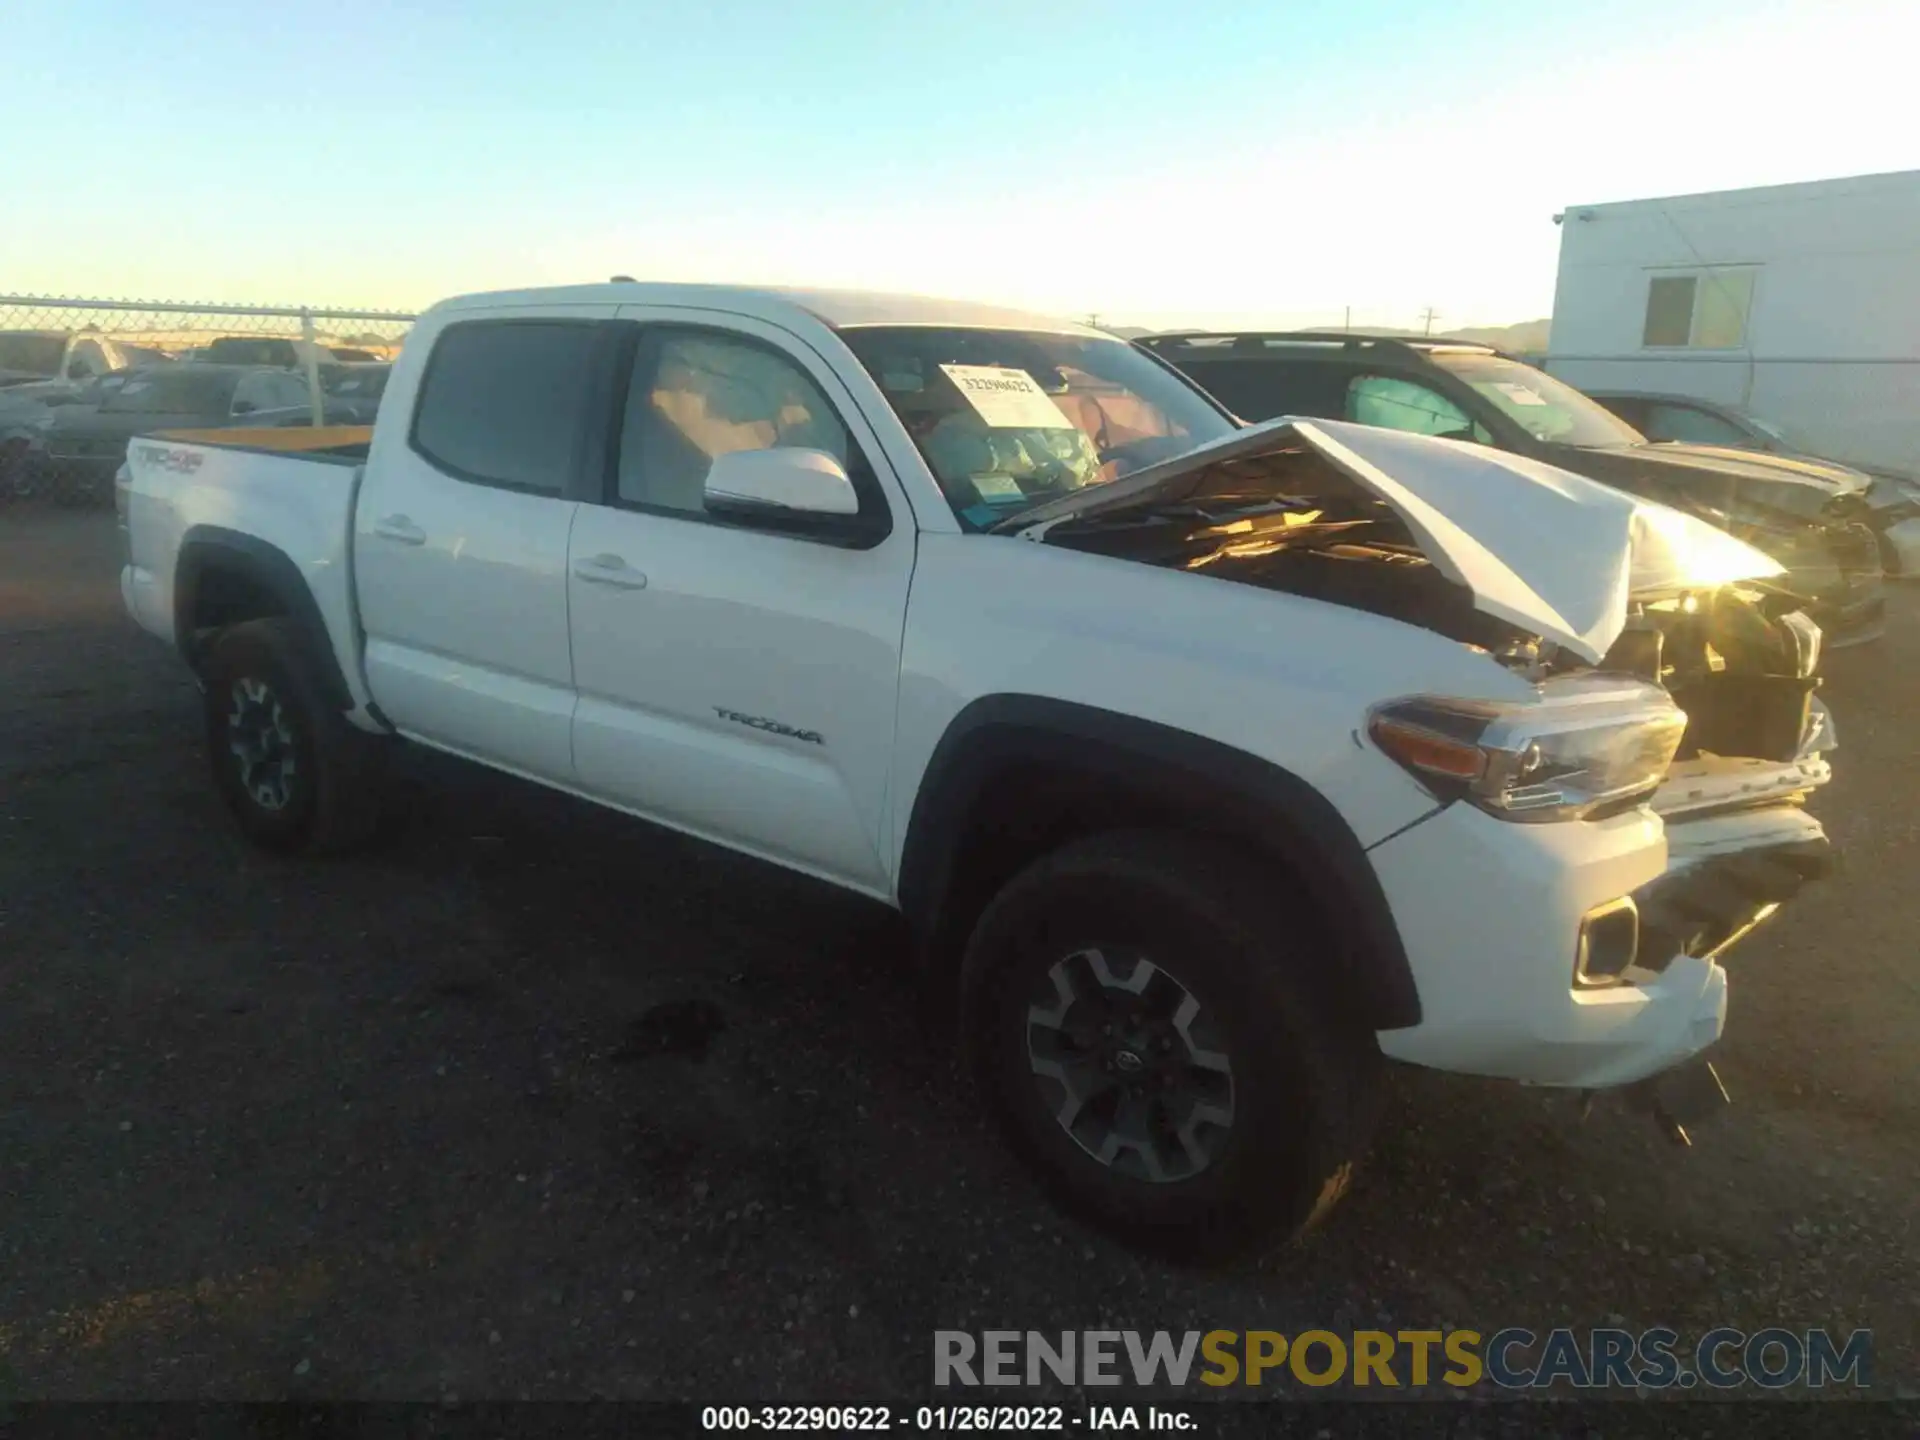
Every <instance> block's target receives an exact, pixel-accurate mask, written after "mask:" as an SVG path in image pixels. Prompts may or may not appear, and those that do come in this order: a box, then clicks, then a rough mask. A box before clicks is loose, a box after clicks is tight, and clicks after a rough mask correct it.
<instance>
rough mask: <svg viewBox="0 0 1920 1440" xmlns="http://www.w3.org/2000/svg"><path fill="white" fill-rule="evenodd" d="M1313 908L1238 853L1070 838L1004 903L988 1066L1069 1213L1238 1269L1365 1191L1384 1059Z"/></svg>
mask: <svg viewBox="0 0 1920 1440" xmlns="http://www.w3.org/2000/svg"><path fill="white" fill-rule="evenodd" d="M1299 914H1300V907H1299V906H1298V905H1289V904H1288V903H1287V902H1286V899H1285V897H1284V896H1283V895H1276V893H1275V890H1274V886H1273V882H1272V879H1271V877H1270V876H1265V875H1262V874H1261V873H1260V872H1258V871H1255V870H1254V869H1252V867H1250V866H1248V865H1247V864H1245V862H1244V861H1242V860H1241V859H1240V858H1239V856H1237V855H1235V854H1233V853H1231V852H1229V851H1226V850H1224V849H1218V848H1216V847H1214V846H1212V845H1210V844H1207V843H1204V842H1200V841H1195V840H1190V839H1187V838H1185V837H1180V836H1172V835H1161V834H1149V833H1127V834H1112V835H1105V836H1097V837H1094V838H1092V839H1089V840H1085V841H1080V842H1076V843H1075V844H1072V845H1069V846H1067V847H1066V848H1065V849H1063V850H1061V851H1059V852H1057V853H1055V854H1054V855H1051V856H1049V857H1047V858H1046V859H1043V860H1041V861H1040V862H1038V863H1037V864H1035V865H1034V866H1032V867H1031V868H1030V869H1028V870H1027V871H1026V872H1024V873H1023V874H1021V875H1020V876H1019V877H1017V878H1016V879H1015V880H1013V881H1012V882H1011V883H1010V884H1009V885H1008V886H1007V887H1006V889H1005V890H1004V891H1002V892H1001V894H1000V895H999V896H997V897H996V898H995V899H994V900H993V902H992V903H991V904H990V905H989V906H988V907H987V910H986V912H985V913H984V914H983V915H982V916H981V919H980V922H979V925H978V927H977V928H976V930H975V932H974V935H973V938H972V940H971V941H970V943H969V945H968V949H967V955H966V959H965V962H964V965H963V975H962V987H963V1011H964V1025H965V1039H966V1044H967V1047H968V1056H969V1062H970V1065H971V1068H972V1070H973V1072H974V1075H975V1077H976V1079H977V1081H978V1083H979V1085H980V1087H981V1089H982V1091H983V1093H984V1094H985V1096H986V1098H987V1101H988V1103H989V1105H990V1107H991V1108H992V1110H993V1112H994V1114H995V1116H996V1118H997V1119H998V1120H999V1122H1000V1124H1001V1126H1002V1128H1003V1130H1004V1131H1005V1133H1006V1134H1007V1137H1008V1139H1009V1140H1010V1142H1011V1143H1012V1144H1013V1146H1014V1148H1015V1149H1016V1150H1018V1151H1019V1152H1020V1154H1021V1155H1022V1156H1023V1157H1024V1158H1025V1159H1026V1160H1028V1162H1029V1163H1031V1164H1032V1165H1033V1166H1034V1167H1035V1169H1036V1170H1037V1171H1038V1172H1039V1174H1040V1176H1041V1177H1042V1179H1043V1180H1044V1181H1045V1182H1046V1184H1047V1185H1048V1187H1049V1188H1050V1189H1051V1190H1052V1191H1053V1193H1054V1194H1055V1195H1056V1196H1057V1197H1058V1198H1059V1199H1060V1200H1061V1201H1062V1202H1063V1203H1064V1204H1065V1205H1066V1206H1067V1207H1068V1208H1070V1209H1072V1210H1073V1211H1075V1212H1076V1213H1078V1214H1081V1215H1083V1216H1085V1217H1086V1218H1088V1219H1090V1220H1092V1221H1093V1222H1094V1223H1096V1224H1099V1225H1101V1226H1102V1227H1104V1228H1106V1229H1109V1230H1111V1231H1114V1232H1116V1233H1118V1234H1120V1235H1122V1236H1124V1237H1125V1238H1126V1239H1128V1240H1129V1241H1131V1242H1133V1243H1136V1244H1141V1245H1144V1246H1147V1247H1149V1248H1153V1249H1156V1250H1160V1251H1162V1252H1166V1253H1170V1254H1175V1255H1180V1256H1185V1257H1189V1258H1197V1259H1220V1258H1225V1257H1227V1256H1230V1255H1233V1254H1235V1253H1237V1252H1240V1251H1244V1250H1246V1249H1248V1248H1252V1247H1255V1246H1258V1245H1260V1244H1262V1243H1272V1242H1277V1241H1281V1240H1284V1239H1288V1238H1291V1237H1292V1236H1295V1235H1297V1234H1300V1233H1302V1232H1303V1231H1304V1230H1306V1229H1307V1228H1309V1227H1310V1226H1311V1225H1313V1224H1314V1223H1316V1222H1317V1221H1318V1220H1319V1219H1320V1218H1321V1217H1322V1216H1323V1215H1324V1214H1325V1213H1326V1212H1327V1211H1328V1210H1329V1209H1330V1208H1331V1207H1332V1205H1333V1203H1334V1202H1335V1201H1336V1200H1337V1199H1338V1198H1339V1197H1340V1195H1341V1194H1343V1193H1344V1192H1345V1190H1346V1188H1347V1185H1348V1183H1349V1181H1350V1179H1351V1176H1352V1173H1353V1168H1354V1166H1355V1164H1356V1162H1357V1161H1358V1160H1359V1158H1360V1155H1361V1152H1362V1151H1363V1150H1364V1148H1365V1145H1366V1142H1367V1138H1368V1136H1369V1134H1370V1132H1371V1129H1372V1125H1373V1121H1374V1118H1375V1115H1376V1114H1377V1110H1378V1102H1379V1080H1380V1071H1381V1068H1382V1065H1381V1059H1380V1053H1379V1049H1378V1047H1377V1045H1376V1044H1375V1042H1374V1037H1373V1035H1372V1033H1371V1031H1369V1030H1368V1029H1366V1027H1365V1026H1363V1025H1362V1024H1360V1023H1359V1022H1357V1021H1356V1020H1355V1019H1353V1018H1352V1017H1351V1015H1350V1014H1349V1013H1348V1007H1347V1006H1346V1005H1344V1004H1343V1003H1341V1002H1340V1001H1339V1000H1338V998H1337V997H1335V996H1334V995H1332V994H1331V993H1330V992H1329V990H1328V988H1327V987H1326V986H1325V985H1324V984H1323V983H1322V982H1321V981H1320V979H1319V972H1318V971H1317V970H1316V969H1315V968H1314V967H1313V965H1312V961H1313V959H1314V956H1313V954H1312V947H1313V944H1314V943H1315V942H1314V941H1313V939H1312V935H1311V932H1310V931H1307V930H1305V929H1303V928H1302V927H1301V926H1300V925H1299V922H1298V916H1299Z"/></svg>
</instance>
